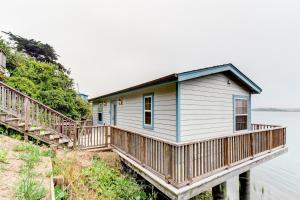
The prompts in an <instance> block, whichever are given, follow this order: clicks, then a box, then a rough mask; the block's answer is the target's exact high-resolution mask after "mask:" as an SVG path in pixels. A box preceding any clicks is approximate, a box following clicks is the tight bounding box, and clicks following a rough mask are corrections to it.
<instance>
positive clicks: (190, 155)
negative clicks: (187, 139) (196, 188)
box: [186, 145, 193, 182]
mask: <svg viewBox="0 0 300 200" xmlns="http://www.w3.org/2000/svg"><path fill="white" fill-rule="evenodd" d="M186 170H187V179H188V181H189V182H192V179H193V145H188V146H187V166H186Z"/></svg>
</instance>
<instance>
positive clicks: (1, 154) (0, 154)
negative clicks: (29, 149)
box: [0, 149, 7, 164]
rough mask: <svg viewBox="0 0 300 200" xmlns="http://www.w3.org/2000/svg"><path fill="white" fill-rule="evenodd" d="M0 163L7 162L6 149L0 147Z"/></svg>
mask: <svg viewBox="0 0 300 200" xmlns="http://www.w3.org/2000/svg"><path fill="white" fill-rule="evenodd" d="M0 163H5V164H6V163H7V151H6V150H4V149H0Z"/></svg>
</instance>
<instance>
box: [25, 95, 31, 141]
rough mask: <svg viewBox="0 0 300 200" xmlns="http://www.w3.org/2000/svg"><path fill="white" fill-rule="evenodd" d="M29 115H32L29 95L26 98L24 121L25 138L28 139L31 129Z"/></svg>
mask: <svg viewBox="0 0 300 200" xmlns="http://www.w3.org/2000/svg"><path fill="white" fill-rule="evenodd" d="M29 117H30V102H29V100H28V98H27V97H25V98H24V118H25V119H24V123H25V134H24V140H25V141H28V131H29Z"/></svg>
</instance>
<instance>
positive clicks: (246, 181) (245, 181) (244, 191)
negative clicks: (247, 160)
mask: <svg viewBox="0 0 300 200" xmlns="http://www.w3.org/2000/svg"><path fill="white" fill-rule="evenodd" d="M239 182H240V200H250V170H249V171H246V172H244V173H242V174H240V175H239Z"/></svg>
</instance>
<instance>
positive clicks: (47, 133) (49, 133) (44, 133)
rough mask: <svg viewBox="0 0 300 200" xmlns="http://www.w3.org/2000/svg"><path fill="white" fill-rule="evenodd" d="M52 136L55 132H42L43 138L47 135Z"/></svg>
mask: <svg viewBox="0 0 300 200" xmlns="http://www.w3.org/2000/svg"><path fill="white" fill-rule="evenodd" d="M51 134H53V132H51V131H40V135H41V136H46V135H51Z"/></svg>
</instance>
